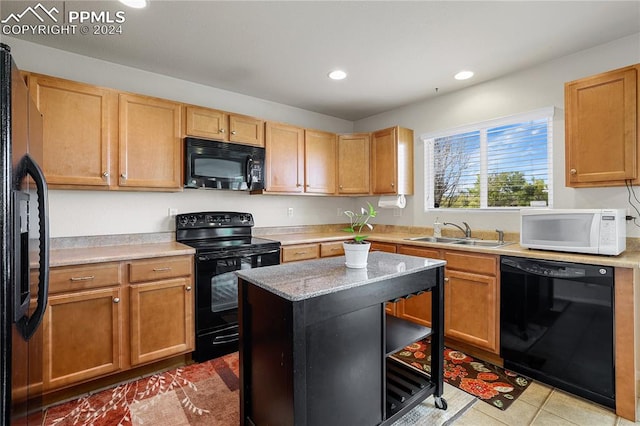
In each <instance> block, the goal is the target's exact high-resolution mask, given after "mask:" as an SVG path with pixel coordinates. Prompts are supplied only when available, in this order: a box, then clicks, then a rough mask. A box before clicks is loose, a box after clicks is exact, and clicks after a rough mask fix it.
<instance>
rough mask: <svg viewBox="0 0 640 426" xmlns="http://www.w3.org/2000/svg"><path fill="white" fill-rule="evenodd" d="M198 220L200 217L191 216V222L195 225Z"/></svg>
mask: <svg viewBox="0 0 640 426" xmlns="http://www.w3.org/2000/svg"><path fill="white" fill-rule="evenodd" d="M197 222H198V218H197V217H196V216H189V224H190V225H192V226H193V225H195V224H196V223H197Z"/></svg>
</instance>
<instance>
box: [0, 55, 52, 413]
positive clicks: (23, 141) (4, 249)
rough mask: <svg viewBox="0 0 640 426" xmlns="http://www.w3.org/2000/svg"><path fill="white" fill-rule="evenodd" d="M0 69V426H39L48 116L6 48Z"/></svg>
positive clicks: (46, 257) (46, 249)
mask: <svg viewBox="0 0 640 426" xmlns="http://www.w3.org/2000/svg"><path fill="white" fill-rule="evenodd" d="M0 68H1V76H2V79H1V80H0V82H1V83H0V84H1V87H0V100H1V105H0V120H1V121H2V123H1V124H2V127H1V132H2V134H1V135H0V142H1V143H0V161H2V193H1V194H0V215H1V217H0V239H1V241H2V242H1V243H0V257H1V259H0V263H1V265H2V269H1V271H0V274H1V275H2V277H1V279H0V284H1V285H2V287H1V291H0V381H1V383H0V399H1V401H0V404H2V405H1V406H0V420H1V422H0V425H36V424H37V425H40V424H42V377H43V376H42V373H43V358H42V357H43V332H42V327H41V323H42V318H43V316H44V312H45V309H46V305H47V293H48V285H49V233H48V214H47V213H48V212H47V209H48V202H47V184H46V181H45V179H44V175H43V173H42V170H41V169H40V167H39V166H38V160H40V161H41V159H42V151H43V148H42V138H43V136H42V129H43V127H42V116H41V115H40V113H39V112H38V109H37V108H36V106H35V104H34V102H33V101H32V100H31V97H30V96H29V92H28V89H27V85H26V83H25V81H24V79H23V77H22V76H21V75H20V71H19V70H18V68H17V67H16V65H15V63H14V62H13V59H12V58H11V52H10V48H9V46H7V45H4V44H2V43H0Z"/></svg>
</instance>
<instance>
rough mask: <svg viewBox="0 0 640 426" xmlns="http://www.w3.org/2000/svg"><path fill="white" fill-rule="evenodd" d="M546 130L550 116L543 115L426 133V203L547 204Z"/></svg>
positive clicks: (475, 205)
mask: <svg viewBox="0 0 640 426" xmlns="http://www.w3.org/2000/svg"><path fill="white" fill-rule="evenodd" d="M550 130H551V119H550V118H542V119H537V120H529V121H525V122H517V123H510V124H502V125H500V126H494V127H486V128H482V127H481V126H478V130H473V131H467V132H464V133H459V134H452V135H448V136H444V137H437V138H431V139H426V142H427V143H430V144H431V149H430V150H429V151H430V152H431V155H430V157H431V158H427V169H429V166H432V175H431V177H432V184H431V185H429V186H428V188H427V191H433V193H432V194H427V199H429V198H430V197H432V198H431V199H432V200H433V205H430V206H428V207H431V208H438V207H439V208H501V207H524V206H527V207H528V206H531V205H550V204H551V203H549V188H550V186H551V173H550V170H549V168H550V161H549V155H550V154H549V149H548V148H549V144H550V143H551V131H550ZM428 157H429V156H428Z"/></svg>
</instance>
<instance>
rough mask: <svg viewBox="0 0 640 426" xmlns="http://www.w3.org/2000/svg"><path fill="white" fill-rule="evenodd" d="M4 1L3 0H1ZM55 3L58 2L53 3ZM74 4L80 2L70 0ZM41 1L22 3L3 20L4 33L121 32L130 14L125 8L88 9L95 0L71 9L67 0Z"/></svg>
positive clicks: (2, 31) (68, 33) (50, 34)
mask: <svg viewBox="0 0 640 426" xmlns="http://www.w3.org/2000/svg"><path fill="white" fill-rule="evenodd" d="M0 1H2V0H0ZM51 3H54V4H53V5H52V4H51ZM68 3H69V5H70V6H75V5H76V3H73V2H68ZM44 4H46V5H47V7H45V6H44V5H43V2H42V1H41V2H38V3H37V4H36V5H35V6H27V7H26V8H25V9H24V10H23V11H22V12H18V11H19V10H20V9H17V8H18V7H21V6H20V5H16V7H17V8H16V9H13V11H11V12H12V13H9V15H8V16H6V17H4V19H2V20H0V28H1V33H2V34H3V35H11V36H23V35H27V36H69V35H81V36H86V35H89V36H117V35H120V34H122V32H123V25H122V24H124V22H125V21H126V19H127V18H126V15H125V12H124V11H123V10H113V9H112V8H107V9H102V8H100V9H91V8H90V9H85V7H87V6H88V5H89V4H91V3H84V2H82V3H78V5H81V6H84V7H83V8H82V9H75V8H73V9H71V8H67V7H66V6H65V2H64V1H56V2H44Z"/></svg>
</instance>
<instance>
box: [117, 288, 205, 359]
mask: <svg viewBox="0 0 640 426" xmlns="http://www.w3.org/2000/svg"><path fill="white" fill-rule="evenodd" d="M130 292H131V293H130V301H129V303H130V318H129V323H130V329H131V365H138V364H142V363H147V362H150V361H155V360H158V359H161V358H166V357H169V356H172V355H177V354H181V353H184V352H187V351H189V350H192V349H193V345H194V338H195V336H194V329H193V305H194V300H193V291H192V289H191V280H190V279H184V278H180V279H174V280H165V281H159V282H150V283H144V284H136V285H132V286H131V287H130Z"/></svg>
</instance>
